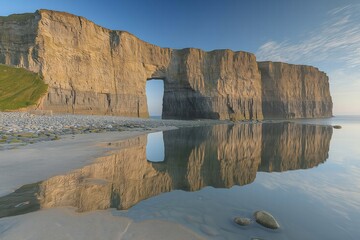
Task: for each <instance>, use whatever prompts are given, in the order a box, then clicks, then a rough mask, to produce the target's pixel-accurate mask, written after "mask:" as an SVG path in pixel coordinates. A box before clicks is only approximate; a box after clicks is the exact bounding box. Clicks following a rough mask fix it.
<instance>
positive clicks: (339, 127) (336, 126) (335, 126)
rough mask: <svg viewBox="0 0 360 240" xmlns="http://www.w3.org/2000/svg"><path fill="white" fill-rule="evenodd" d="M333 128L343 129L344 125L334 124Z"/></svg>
mask: <svg viewBox="0 0 360 240" xmlns="http://www.w3.org/2000/svg"><path fill="white" fill-rule="evenodd" d="M333 128H335V129H341V128H342V127H341V126H340V125H334V126H333Z"/></svg>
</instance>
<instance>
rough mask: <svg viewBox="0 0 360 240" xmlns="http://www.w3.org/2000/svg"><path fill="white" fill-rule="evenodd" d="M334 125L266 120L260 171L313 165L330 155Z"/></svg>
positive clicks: (277, 170)
mask: <svg viewBox="0 0 360 240" xmlns="http://www.w3.org/2000/svg"><path fill="white" fill-rule="evenodd" d="M331 136H332V128H331V127H330V126H318V125H301V124H294V123H276V124H274V123H271V124H263V129H262V139H263V143H262V151H261V164H260V167H259V171H263V172H273V171H274V172H282V171H288V170H296V169H307V168H312V167H315V166H317V165H319V164H320V163H323V162H325V160H326V159H327V158H328V152H329V146H330V139H331Z"/></svg>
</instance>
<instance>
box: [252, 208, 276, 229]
mask: <svg viewBox="0 0 360 240" xmlns="http://www.w3.org/2000/svg"><path fill="white" fill-rule="evenodd" d="M254 217H255V220H256V222H257V223H259V224H260V225H262V226H264V227H266V228H271V229H278V228H279V227H280V225H279V223H278V222H277V221H276V219H275V218H274V217H273V216H272V215H271V214H270V213H268V212H266V211H256V212H255V213H254Z"/></svg>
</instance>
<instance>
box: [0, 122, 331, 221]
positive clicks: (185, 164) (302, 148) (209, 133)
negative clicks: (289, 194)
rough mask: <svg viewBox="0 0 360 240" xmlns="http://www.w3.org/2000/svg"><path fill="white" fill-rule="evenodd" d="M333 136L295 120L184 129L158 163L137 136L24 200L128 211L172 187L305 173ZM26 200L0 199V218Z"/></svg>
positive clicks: (172, 134) (172, 135) (170, 138)
mask: <svg viewBox="0 0 360 240" xmlns="http://www.w3.org/2000/svg"><path fill="white" fill-rule="evenodd" d="M331 135H332V128H331V127H325V126H315V125H300V124H294V123H278V124H238V125H218V126H212V127H198V128H183V129H179V130H174V131H166V132H164V133H163V136H164V144H165V161H164V162H161V163H151V162H149V161H147V159H146V141H147V136H140V137H137V138H133V139H130V140H127V141H123V142H119V143H117V144H114V146H116V147H118V149H117V150H116V151H114V152H113V153H111V154H109V155H108V156H104V157H101V158H99V159H98V160H97V161H96V162H95V163H94V164H91V165H88V166H85V167H83V168H81V169H78V170H75V171H73V172H71V173H69V174H66V175H62V176H56V177H52V178H50V179H48V180H45V181H43V182H42V183H40V184H39V185H40V188H39V189H40V190H39V191H38V193H37V195H38V199H39V201H38V202H36V201H34V199H29V200H31V204H32V206H33V207H34V209H37V208H38V207H39V204H40V207H41V208H49V207H56V206H75V207H77V208H78V209H79V211H89V210H95V209H106V208H109V207H114V208H118V209H128V208H130V207H131V206H133V205H135V204H136V203H138V202H139V201H141V200H144V199H147V198H149V197H153V196H156V195H158V194H160V193H162V192H169V191H171V190H175V189H182V190H186V191H196V190H199V189H201V188H203V187H206V186H213V187H216V188H229V187H231V186H233V185H245V184H250V183H251V182H253V181H254V180H255V177H256V172H257V171H266V172H272V171H287V170H294V169H300V168H301V169H306V168H311V167H314V166H317V165H318V164H319V163H322V162H324V161H325V160H326V158H327V156H328V150H329V144H330V139H331ZM26 189H27V188H26ZM32 189H35V190H36V191H37V189H38V188H32ZM35 190H34V191H35ZM32 191H33V190H32ZM26 194H27V195H26ZM31 194H32V196H33V192H31ZM28 195H29V192H28V191H27V192H26V191H23V190H21V188H20V189H18V191H17V192H16V195H14V194H13V195H8V196H5V197H1V198H0V213H1V209H2V208H3V207H7V208H9V204H8V203H9V199H11V202H12V204H13V206H15V205H16V204H18V203H21V202H24V201H26V199H27V198H28V197H27V196H28ZM10 208H11V207H10ZM28 209H30V208H29V207H28ZM27 211H28V210H27ZM5 212H8V213H9V212H10V213H11V212H14V211H8V210H7V211H5ZM17 212H19V211H17ZM4 214H5V215H6V213H4ZM5 215H4V216H5Z"/></svg>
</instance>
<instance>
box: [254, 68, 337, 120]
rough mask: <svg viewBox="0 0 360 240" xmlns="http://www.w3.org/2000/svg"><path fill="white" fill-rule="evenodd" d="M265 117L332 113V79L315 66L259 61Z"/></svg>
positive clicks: (311, 116) (329, 115)
mask: <svg viewBox="0 0 360 240" xmlns="http://www.w3.org/2000/svg"><path fill="white" fill-rule="evenodd" d="M258 65H259V69H260V71H261V81H262V110H263V114H264V117H265V118H317V117H331V116H332V100H331V96H330V91H329V80H328V77H327V76H326V74H325V73H324V72H321V71H319V70H318V69H317V68H315V67H311V66H304V65H293V64H286V63H281V62H259V63H258Z"/></svg>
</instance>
